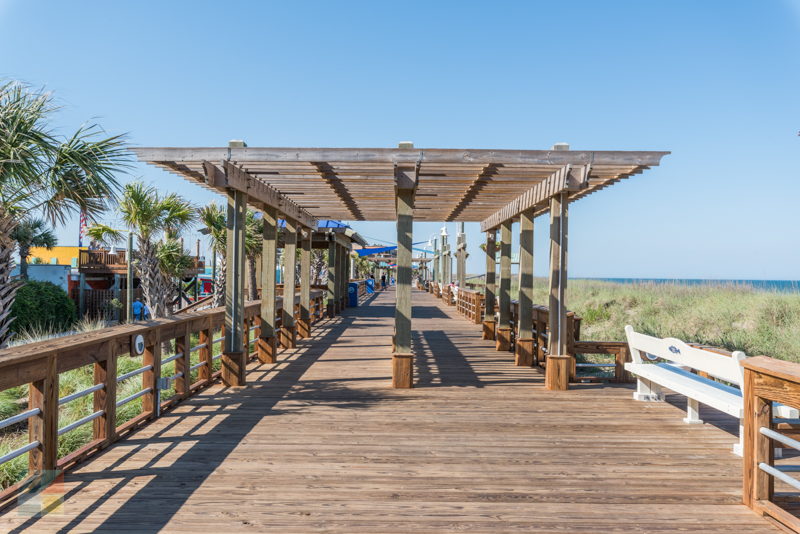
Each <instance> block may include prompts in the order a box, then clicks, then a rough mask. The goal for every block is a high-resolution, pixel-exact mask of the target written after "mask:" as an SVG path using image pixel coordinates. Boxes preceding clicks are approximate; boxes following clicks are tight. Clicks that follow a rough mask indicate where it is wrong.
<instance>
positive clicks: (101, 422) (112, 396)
mask: <svg viewBox="0 0 800 534" xmlns="http://www.w3.org/2000/svg"><path fill="white" fill-rule="evenodd" d="M276 300H277V302H276V307H277V312H276V318H277V326H278V327H280V325H281V321H280V318H281V310H282V307H283V302H282V299H281V298H280V297H279V298H278V299H276ZM311 301H312V309H311V322H312V324H313V323H314V322H316V321H318V320H319V319H321V318H322V314H323V310H324V306H323V292H322V291H319V290H314V291H312V293H311ZM260 307H261V301H250V302H248V303H247V304H246V305H245V314H244V325H245V346H246V347H247V349H246V350H247V351H248V353H249V354H250V357H251V358H252V357H255V352H254V350H251V349H252V348H253V347H254V344H255V342H256V339H257V338H258V336H259V335H260V315H259V313H260ZM299 307H300V305H299V303H297V304H296V305H295V317H298V318H299ZM224 320H225V310H224V308H214V309H210V310H204V311H199V312H190V313H185V314H181V315H176V316H173V317H171V318H168V319H157V320H153V321H145V322H138V323H129V324H125V325H120V326H115V327H111V328H105V329H102V330H97V331H94V332H88V333H85V334H78V335H73V336H67V337H62V338H56V339H52V340H47V341H41V342H38V343H30V344H28V345H23V346H19V347H14V348H10V349H4V350H1V351H0V391H4V390H7V389H9V388H13V387H17V386H22V385H25V384H28V385H29V391H30V394H29V399H28V407H27V410H25V411H23V412H21V413H18V414H16V415H14V416H12V417H9V418H6V419H4V420H2V421H0V429H3V428H7V427H12V428H19V427H24V425H27V429H28V443H27V444H26V445H24V446H22V447H20V448H17V449H16V450H14V451H11V452H9V453H8V454H6V455H4V456H2V457H0V464H2V463H5V462H7V461H10V460H12V459H14V458H16V457H17V456H21V455H23V454H25V453H28V458H29V462H28V466H29V467H28V473H29V476H28V478H26V479H25V480H24V481H22V482H20V483H18V484H16V485H14V486H12V487H10V488H7V489H6V490H5V491H4V492H2V493H0V508H2V507H3V506H5V505H7V504H9V503H11V502H13V500H14V499H15V498H16V496H17V495H18V494H19V493H20V491H22V490H24V489H25V488H27V487H29V486H31V485H32V484H39V483H41V482H43V477H46V476H48V475H47V474H48V473H50V474H52V473H55V472H57V471H61V470H64V469H69V468H70V467H72V466H74V465H75V464H76V463H78V462H80V461H82V460H84V459H86V458H88V457H89V456H92V455H93V454H96V453H97V452H98V451H100V450H102V449H104V448H106V447H108V446H109V445H110V444H111V443H113V442H115V441H117V440H119V439H120V438H122V437H124V436H126V435H127V434H129V433H130V432H132V431H133V430H134V429H136V428H138V427H140V426H142V425H143V424H146V423H147V422H149V421H152V420H153V419H155V418H157V417H159V415H160V414H161V413H162V412H163V411H165V410H168V409H170V408H171V407H172V406H174V405H175V404H177V403H178V402H180V401H181V400H183V399H185V398H186V397H188V396H190V395H192V394H194V393H195V392H197V391H199V390H200V389H203V388H205V387H207V386H208V385H210V384H211V383H213V382H214V381H215V380H216V379H217V378H218V377H219V375H220V371H215V370H214V367H215V361H216V360H218V359H220V358H221V357H222V355H221V352H222V346H221V345H220V346H219V351H218V352H219V354H216V355H215V354H214V352H215V347H216V346H217V344H218V343H221V342H222V341H223V339H224V326H223V323H224ZM165 344H170V346H174V354H172V355H167V354H162V350H163V349H162V347H164V345H165ZM195 354H196V355H197V356H196V357H195V358H194V360H196V361H195V363H192V362H193V356H194V355H195ZM125 355H130V356H131V357H135V358H139V357H141V366H140V367H138V368H137V369H135V370H133V371H130V372H127V373H125V374H122V375H119V374H118V373H117V362H118V360H119V358H120V357H122V356H125ZM172 362H174V372H173V373H172V374H171V375H169V376H162V368H163V366H164V365H166V364H169V363H172ZM85 366H91V367H92V368H93V371H92V372H93V375H94V382H93V385H92V386H91V387H89V388H87V389H85V390H83V391H78V392H74V393H71V394H69V395H66V396H64V397H60V398H59V376H60V375H61V374H62V373H65V372H67V371H72V370H75V369H79V368H82V367H85ZM136 377H139V379H140V380H141V389H140V390H138V391H137V392H136V393H134V394H132V395H129V396H127V397H125V398H118V395H117V385H118V384H119V383H121V382H124V381H126V380H131V379H134V378H136ZM162 391H174V393H173V394H172V395H171V396H170V397H169V398H167V399H162V398H161V392H162ZM89 395H91V396H92V397H93V408H92V413H90V414H89V415H87V416H85V417H83V418H81V419H78V420H77V421H74V422H72V423H70V424H67V425H65V426H59V406H62V405H64V404H66V403H68V402H71V401H74V400H76V399H79V398H81V397H85V396H89ZM136 399H141V413H139V414H138V415H137V416H135V417H134V418H133V419H130V420H128V421H126V422H124V423H122V424H118V421H117V416H116V414H117V409H118V408H120V407H122V406H124V405H126V404H128V403H129V402H132V401H134V400H136ZM86 424H92V426H93V430H92V439H91V441H90V442H89V443H87V444H86V445H84V446H83V447H81V448H80V449H78V450H76V451H74V452H72V453H70V454H68V455H66V456H64V457H61V458H59V457H58V439H59V436H61V435H63V434H66V433H67V432H70V431H72V430H74V429H76V428H78V427H80V426H83V425H86ZM44 482H45V483H46V482H47V481H46V480H45V481H44Z"/></svg>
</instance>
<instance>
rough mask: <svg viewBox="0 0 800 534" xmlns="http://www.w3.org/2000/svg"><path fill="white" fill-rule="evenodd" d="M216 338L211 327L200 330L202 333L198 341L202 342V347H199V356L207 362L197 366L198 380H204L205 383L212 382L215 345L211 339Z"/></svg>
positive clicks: (202, 360)
mask: <svg viewBox="0 0 800 534" xmlns="http://www.w3.org/2000/svg"><path fill="white" fill-rule="evenodd" d="M213 339H214V333H213V331H212V330H211V329H210V328H204V329H203V330H200V335H199V339H198V343H199V344H200V349H198V356H199V358H200V361H201V362H205V363H206V364H205V365H201V366H200V367H198V368H197V380H198V382H200V381H202V382H203V383H204V384H210V383H211V375H212V374H213V373H212V372H211V366H212V365H213V363H214V360H212V359H211V358H212V356H213V350H212V349H213V347H212V346H211V341H212V340H213Z"/></svg>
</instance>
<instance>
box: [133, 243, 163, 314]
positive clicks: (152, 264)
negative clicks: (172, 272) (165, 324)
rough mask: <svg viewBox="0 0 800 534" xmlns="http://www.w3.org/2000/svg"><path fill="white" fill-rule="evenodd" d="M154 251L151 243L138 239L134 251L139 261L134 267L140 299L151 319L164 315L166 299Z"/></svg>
mask: <svg viewBox="0 0 800 534" xmlns="http://www.w3.org/2000/svg"><path fill="white" fill-rule="evenodd" d="M155 250H156V249H155V246H154V245H153V243H151V242H149V241H147V240H144V239H139V250H138V251H136V255H137V257H138V258H137V259H138V260H139V261H138V263H137V265H136V271H137V272H138V274H139V280H140V284H141V288H142V299H143V300H144V303H145V304H146V305H147V307H148V308H149V309H150V315H151V317H152V318H153V319H157V318H159V317H163V316H164V315H165V313H164V310H165V302H164V300H165V298H166V295H165V294H164V289H163V283H162V278H163V276H162V274H161V271H159V269H158V258H156V254H155Z"/></svg>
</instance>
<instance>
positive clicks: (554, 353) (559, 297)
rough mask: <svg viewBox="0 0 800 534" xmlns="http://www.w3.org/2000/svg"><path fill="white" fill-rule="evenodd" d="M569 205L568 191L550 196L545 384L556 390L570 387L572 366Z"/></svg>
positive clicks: (548, 387)
mask: <svg viewBox="0 0 800 534" xmlns="http://www.w3.org/2000/svg"><path fill="white" fill-rule="evenodd" d="M568 205H569V197H568V193H567V192H563V193H561V194H559V195H557V196H554V197H553V198H551V199H550V302H549V304H550V314H549V322H550V325H549V334H548V338H547V366H546V367H547V369H546V371H547V374H546V376H545V387H546V388H547V389H553V390H565V389H567V388H568V385H569V371H568V369H569V368H570V367H571V365H570V359H571V357H570V355H569V354H568V351H567V334H568V332H567V302H566V291H567V219H568ZM551 366H552V367H551Z"/></svg>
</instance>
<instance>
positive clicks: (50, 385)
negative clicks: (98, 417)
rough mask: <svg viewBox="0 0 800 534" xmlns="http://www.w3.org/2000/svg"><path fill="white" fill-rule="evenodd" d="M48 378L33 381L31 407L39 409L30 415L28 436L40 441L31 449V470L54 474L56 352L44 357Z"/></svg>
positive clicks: (31, 472) (56, 423)
mask: <svg viewBox="0 0 800 534" xmlns="http://www.w3.org/2000/svg"><path fill="white" fill-rule="evenodd" d="M44 362H45V365H46V370H45V378H43V379H42V380H37V381H36V382H32V383H31V384H30V388H29V392H28V408H31V409H33V408H38V409H39V410H40V412H39V413H38V414H36V415H34V416H31V417H30V418H29V419H28V439H29V441H30V442H31V443H32V442H34V441H38V442H39V443H40V445H39V446H38V447H36V448H35V449H32V450H31V451H30V452H29V453H28V473H29V474H31V475H33V474H36V475H40V476H45V477H54V476H55V470H56V462H57V460H58V369H57V367H56V364H57V362H56V356H55V354H51V355H49V356H47V358H45V360H44Z"/></svg>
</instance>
